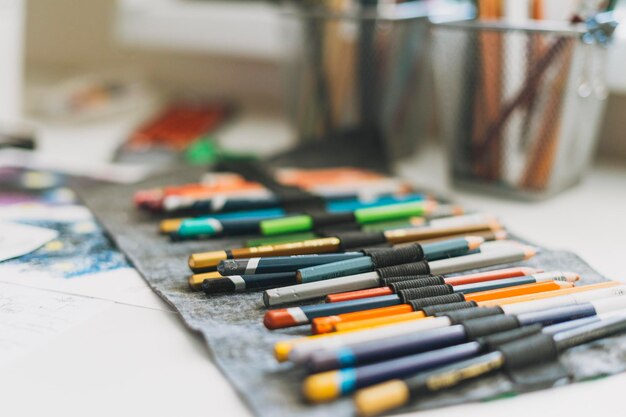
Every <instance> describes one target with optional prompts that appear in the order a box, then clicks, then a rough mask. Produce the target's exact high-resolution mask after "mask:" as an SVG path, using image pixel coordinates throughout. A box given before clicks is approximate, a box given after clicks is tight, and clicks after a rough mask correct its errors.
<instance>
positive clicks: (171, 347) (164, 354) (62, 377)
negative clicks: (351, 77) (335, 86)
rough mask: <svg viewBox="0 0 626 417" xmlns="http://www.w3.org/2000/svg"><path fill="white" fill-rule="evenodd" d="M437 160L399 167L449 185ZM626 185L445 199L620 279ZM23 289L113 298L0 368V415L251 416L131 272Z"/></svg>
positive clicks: (599, 406)
mask: <svg viewBox="0 0 626 417" xmlns="http://www.w3.org/2000/svg"><path fill="white" fill-rule="evenodd" d="M441 161H442V157H441V156H440V154H438V152H437V151H436V150H434V149H425V150H423V151H422V153H421V154H420V156H419V157H418V158H417V159H416V160H413V161H412V162H411V163H410V164H404V165H403V166H402V167H401V171H402V172H404V173H405V174H410V175H411V177H412V178H414V179H415V180H416V182H417V183H422V184H424V185H427V186H429V187H431V188H432V187H440V188H445V187H446V186H445V175H444V169H443V168H442V164H441ZM418 162H419V164H418ZM420 175H421V176H420ZM625 186H626V167H624V166H623V165H622V166H619V165H616V164H613V165H611V164H601V165H599V166H596V167H595V168H594V170H593V171H592V172H591V173H590V174H589V176H588V177H587V179H586V181H584V183H583V184H581V185H580V186H578V187H576V188H573V189H571V190H569V191H566V192H564V193H562V194H561V195H558V196H556V197H554V198H553V199H551V200H548V201H545V202H539V203H520V202H516V201H511V200H503V199H499V198H495V197H491V196H484V195H478V194H470V193H466V192H456V191H455V192H453V193H452V196H453V197H454V198H455V199H456V200H457V201H458V202H460V203H462V204H465V205H467V206H469V207H471V208H475V209H481V210H483V211H486V212H490V213H494V214H496V215H497V216H499V217H501V218H502V220H503V221H504V222H505V223H506V224H507V225H508V226H509V227H510V229H512V230H513V231H515V232H516V233H518V234H519V235H521V236H524V237H526V238H528V239H529V240H531V241H534V242H537V243H540V244H542V245H544V246H548V247H552V248H561V249H569V250H573V251H575V252H577V253H578V254H580V255H581V256H582V257H583V258H584V259H586V260H587V261H588V262H589V263H590V264H591V265H592V266H593V267H594V268H596V269H597V270H599V271H600V272H602V273H603V274H606V275H607V276H609V277H611V278H613V279H622V280H626V274H623V272H622V271H623V259H622V256H624V252H625V250H626V245H625V244H624V243H623V240H622V239H623V236H626V222H625V221H624V220H623V218H622V216H623V215H624V214H625V213H626V187H625ZM94 280H95V281H94ZM6 281H9V282H12V284H11V285H17V284H15V281H14V280H11V279H7V278H6V277H0V282H6ZM19 285H22V286H27V287H29V288H38V287H45V288H47V289H39V290H37V291H51V290H54V291H57V292H58V291H61V292H68V293H72V294H81V296H87V297H95V298H106V299H107V300H113V301H107V304H106V305H105V306H104V307H103V309H102V310H101V311H100V312H98V313H97V314H95V315H93V316H92V317H90V318H89V319H88V320H86V321H84V322H82V323H81V324H79V325H77V326H74V327H72V328H71V329H70V330H68V331H67V332H64V333H62V334H60V335H59V336H58V337H55V338H53V339H52V340H50V341H49V342H48V343H46V344H43V345H41V346H40V347H39V348H37V349H35V350H34V351H32V352H29V353H28V354H25V355H24V356H22V357H21V358H19V359H17V360H15V361H14V362H12V363H11V364H9V365H8V366H5V367H4V368H3V369H2V370H1V371H0V393H2V395H0V415H3V416H34V415H59V416H64V417H69V416H81V417H82V416H85V415H89V416H100V415H102V416H104V415H106V416H110V415H133V414H135V415H143V416H172V415H176V416H200V415H205V416H249V415H251V412H250V411H249V410H248V409H247V408H246V406H245V404H244V403H243V401H242V400H241V399H240V398H239V397H238V396H237V394H236V393H235V392H234V390H233V389H232V387H231V386H230V384H229V383H228V382H227V381H226V379H225V378H224V377H223V376H222V375H221V374H220V371H219V370H218V369H217V368H216V366H215V365H214V363H213V362H212V359H211V354H210V352H209V351H208V349H207V348H206V347H205V345H204V343H203V341H202V340H201V339H200V338H199V337H198V336H197V335H195V334H193V333H192V332H190V331H189V330H188V329H186V328H185V326H184V324H183V322H182V321H181V320H180V319H179V318H178V317H177V316H176V314H174V313H172V312H171V309H170V307H169V306H167V305H166V304H165V303H164V302H162V301H161V300H160V299H158V297H157V296H156V295H154V294H153V293H151V291H150V290H149V289H148V288H147V285H146V284H145V283H144V282H143V281H142V280H141V278H139V277H138V276H137V275H135V274H132V273H131V274H128V276H126V277H125V283H124V285H123V286H122V287H119V290H118V291H115V292H111V293H110V294H109V293H107V295H106V296H103V294H105V292H103V289H104V288H106V287H107V285H112V284H111V283H110V282H107V281H106V278H102V277H100V278H97V279H91V278H85V279H80V280H69V281H64V282H60V283H55V284H54V285H49V283H40V282H38V281H37V280H36V279H33V280H28V281H26V282H21V283H20V284H19ZM625 383H626V374H623V375H618V376H614V377H610V378H606V379H602V380H598V381H594V382H587V383H581V384H575V385H572V386H566V387H561V388H557V389H551V390H545V391H541V392H536V393H531V394H525V395H521V396H518V397H515V398H511V399H507V400H500V401H493V402H488V403H479V404H469V405H463V406H459V407H451V408H445V409H440V410H433V411H428V412H420V413H412V414H411V415H420V416H423V417H437V416H442V417H443V416H448V415H450V413H452V412H456V413H459V414H460V413H463V415H464V416H466V417H471V416H476V417H478V416H480V417H484V416H485V415H488V416H489V415H506V416H507V417H512V416H525V417H526V416H528V415H546V411H548V410H549V411H551V412H554V411H556V410H558V411H559V415H569V416H589V415H600V413H606V414H607V415H608V414H609V413H610V415H617V413H618V410H621V408H622V406H623V402H622V399H621V395H623V394H622V391H623V387H624V386H625ZM621 414H623V412H620V415H621Z"/></svg>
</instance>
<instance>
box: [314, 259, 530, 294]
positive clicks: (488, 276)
mask: <svg viewBox="0 0 626 417" xmlns="http://www.w3.org/2000/svg"><path fill="white" fill-rule="evenodd" d="M539 272H542V270H540V269H535V268H528V267H518V268H506V269H497V270H495V271H487V272H479V273H476V274H467V275H459V276H454V277H445V278H444V282H445V283H446V284H450V285H464V284H474V283H476V282H485V281H493V280H497V279H504V278H514V277H522V276H526V275H533V274H536V273H539ZM393 292H394V291H393V288H391V287H388V286H387V287H378V288H368V289H365V290H359V291H349V292H342V293H338V294H330V295H328V296H327V297H326V302H327V303H337V302H340V301H348V300H357V299H360V298H368V297H380V296H383V295H390V294H393Z"/></svg>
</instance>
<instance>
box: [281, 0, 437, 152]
mask: <svg viewBox="0 0 626 417" xmlns="http://www.w3.org/2000/svg"><path fill="white" fill-rule="evenodd" d="M334 3H336V4H342V3H345V2H334ZM334 3H333V2H332V1H331V2H329V4H331V5H332V4H334ZM396 10H397V11H396V12H395V13H393V14H391V13H387V14H386V13H381V12H380V11H378V10H377V9H375V8H374V9H370V10H341V9H336V10H332V8H331V10H329V11H326V12H304V11H302V10H301V9H296V10H290V11H287V12H286V13H284V28H285V31H284V34H285V43H286V46H287V48H288V50H287V53H286V56H287V65H286V78H287V80H288V84H287V89H286V91H287V95H288V96H287V100H286V101H287V104H288V109H287V110H288V113H289V116H290V117H289V118H290V120H291V121H292V124H293V125H294V127H295V130H296V132H297V135H298V138H299V140H300V141H304V142H307V141H324V140H337V139H343V138H355V139H356V141H357V143H362V144H363V146H367V144H368V143H369V144H371V143H380V144H383V146H382V149H384V151H385V152H387V155H380V157H381V158H385V157H387V158H388V159H389V160H390V161H392V160H394V159H396V158H398V157H400V156H403V155H407V154H409V153H411V152H412V151H413V150H414V149H415V147H416V145H417V144H418V142H419V137H420V135H421V134H422V133H423V132H424V131H425V130H426V128H425V127H424V126H425V125H426V124H427V123H428V118H429V114H431V113H429V109H430V107H431V106H430V101H431V100H429V99H428V92H429V91H430V95H431V97H432V90H428V89H429V88H430V86H429V85H427V84H425V83H424V82H423V79H424V77H425V76H426V71H430V70H431V68H432V66H431V64H430V61H427V59H428V58H429V53H428V44H429V42H428V34H429V30H428V28H429V22H428V12H427V10H426V9H424V8H419V9H417V10H416V9H415V8H412V9H407V10H406V11H405V12H402V9H396Z"/></svg>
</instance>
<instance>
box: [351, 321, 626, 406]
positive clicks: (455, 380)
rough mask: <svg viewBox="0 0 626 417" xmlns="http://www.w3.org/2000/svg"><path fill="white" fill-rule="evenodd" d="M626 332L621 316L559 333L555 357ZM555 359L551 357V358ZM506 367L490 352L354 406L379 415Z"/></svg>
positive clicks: (375, 392)
mask: <svg viewBox="0 0 626 417" xmlns="http://www.w3.org/2000/svg"><path fill="white" fill-rule="evenodd" d="M624 330H626V315H620V316H614V317H610V318H607V319H604V320H601V321H599V322H595V323H591V324H588V325H584V326H580V327H576V328H574V329H570V330H567V331H563V332H560V333H557V334H555V335H554V336H552V337H551V340H552V341H553V346H554V348H553V349H554V354H555V355H558V354H559V353H561V352H563V351H565V350H567V349H569V348H571V347H575V346H579V345H582V344H585V343H588V342H590V341H593V340H597V339H600V338H603V337H608V336H611V335H614V334H616V333H619V332H623V331H624ZM545 337H546V335H544V334H539V335H536V336H533V337H532V338H533V342H535V343H540V342H541V341H543V340H544V339H543V338H545ZM511 343H512V344H513V343H516V345H515V348H517V347H518V346H519V347H521V346H528V345H530V344H531V341H530V340H528V338H525V339H523V340H519V341H514V342H511ZM552 358H553V357H552V356H551V357H550V359H552ZM542 359H543V358H542ZM543 360H545V359H543ZM520 362H521V363H520ZM536 362H537V359H536V358H534V357H533V356H532V355H529V356H528V360H527V361H523V360H521V359H520V360H518V364H517V366H518V367H523V366H531V365H533V364H534V363H536ZM505 365H506V359H505V356H504V355H503V353H502V352H501V351H494V352H490V353H487V354H485V355H482V356H479V357H477V358H474V359H469V360H466V361H461V362H457V363H455V364H453V365H450V366H446V367H442V368H439V369H436V370H434V371H431V372H427V373H424V374H417V375H415V376H412V377H409V378H407V379H394V380H391V381H388V382H385V383H382V384H378V385H374V386H372V387H369V388H365V389H362V390H359V391H358V392H357V394H356V395H355V397H354V403H355V406H356V409H357V413H358V415H359V416H363V417H369V416H374V415H378V414H381V413H383V412H387V411H390V410H392V409H395V408H398V407H401V406H403V405H406V404H407V403H409V402H410V401H415V400H417V399H418V398H421V397H422V396H424V395H428V394H434V393H437V392H440V391H443V390H445V389H448V388H452V387H454V386H456V385H458V384H459V383H461V382H464V381H467V380H468V379H474V378H478V377H481V376H483V375H486V374H489V373H491V372H494V371H497V370H500V369H502V368H503V367H504V366H505Z"/></svg>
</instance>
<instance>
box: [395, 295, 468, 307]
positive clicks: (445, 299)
mask: <svg viewBox="0 0 626 417" xmlns="http://www.w3.org/2000/svg"><path fill="white" fill-rule="evenodd" d="M461 301H465V298H464V297H463V294H458V293H455V294H447V295H439V296H437V297H428V298H420V299H417V300H411V301H409V302H408V303H407V304H409V305H410V306H411V308H413V311H419V310H421V309H422V308H424V307H429V306H436V305H440V304H452V303H459V302H461Z"/></svg>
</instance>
